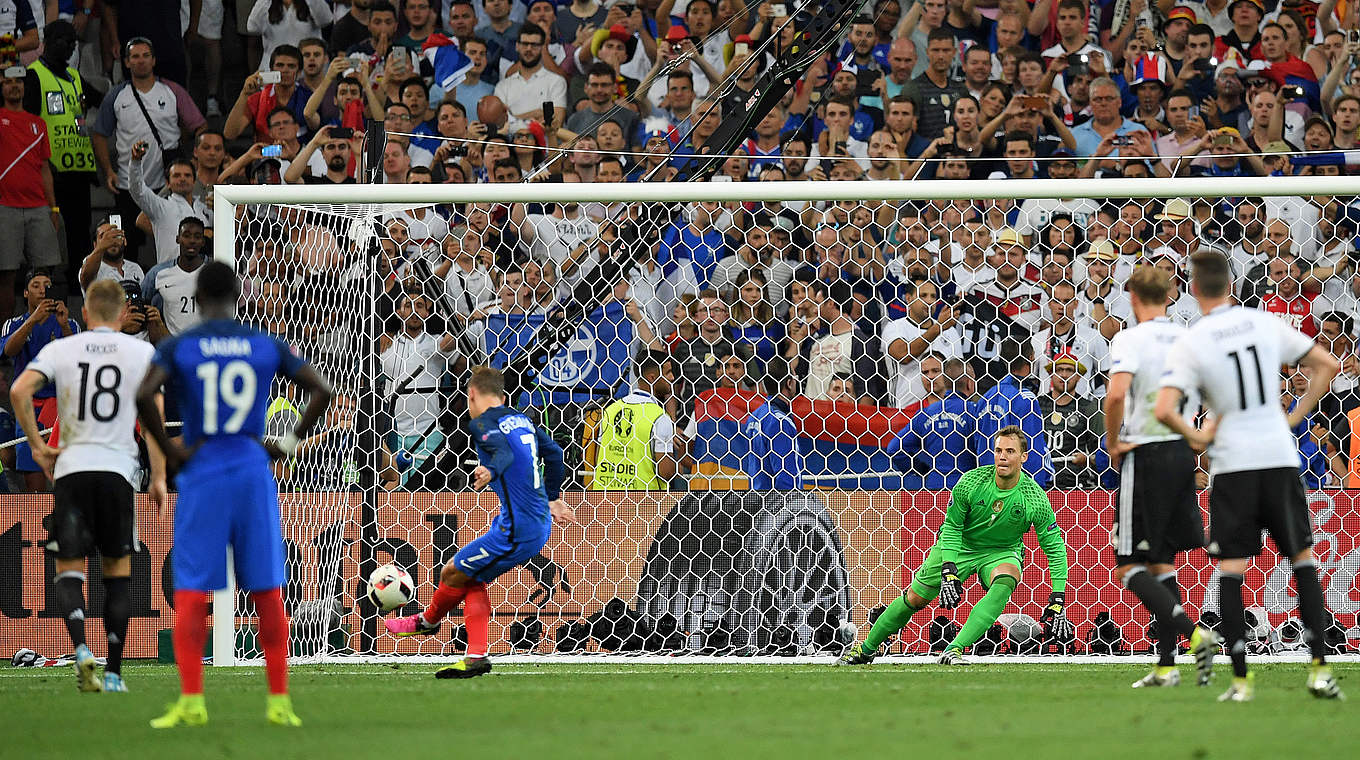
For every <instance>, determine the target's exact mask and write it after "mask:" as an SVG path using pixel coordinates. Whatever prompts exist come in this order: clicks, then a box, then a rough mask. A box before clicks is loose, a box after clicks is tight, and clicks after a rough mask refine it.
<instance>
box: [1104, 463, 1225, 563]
mask: <svg viewBox="0 0 1360 760" xmlns="http://www.w3.org/2000/svg"><path fill="white" fill-rule="evenodd" d="M1201 546H1204V521H1203V519H1201V517H1200V511H1199V500H1198V498H1196V496H1195V453H1194V452H1193V451H1191V450H1190V446H1189V445H1187V444H1186V443H1185V441H1184V440H1180V439H1177V440H1175V441H1158V442H1156V443H1145V444H1143V445H1141V446H1139V447H1138V448H1136V449H1134V450H1133V451H1130V452H1129V453H1128V454H1126V455H1125V456H1124V461H1123V463H1122V464H1121V466H1120V475H1119V492H1118V494H1117V498H1116V500H1115V524H1114V555H1115V562H1116V564H1117V565H1136V564H1145V563H1151V564H1163V565H1169V564H1171V563H1172V561H1173V560H1174V559H1175V557H1176V553H1177V552H1182V551H1186V550H1187V549H1197V548H1199V547H1201Z"/></svg>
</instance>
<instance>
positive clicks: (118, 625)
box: [104, 577, 132, 674]
mask: <svg viewBox="0 0 1360 760" xmlns="http://www.w3.org/2000/svg"><path fill="white" fill-rule="evenodd" d="M131 586H132V583H131V580H130V579H128V578H126V577H123V578H109V577H105V578H104V633H106V634H107V635H108V641H109V660H108V664H107V665H105V666H104V672H105V673H120V674H121V673H122V672H123V644H124V642H126V641H127V629H128V615H129V612H130V611H131V609H132V594H131V592H130V591H129V589H130V588H131Z"/></svg>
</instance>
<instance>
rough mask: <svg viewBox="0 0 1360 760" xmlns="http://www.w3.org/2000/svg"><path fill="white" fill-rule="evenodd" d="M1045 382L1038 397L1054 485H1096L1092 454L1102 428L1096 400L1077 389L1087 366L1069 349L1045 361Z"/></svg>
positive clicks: (1083, 379)
mask: <svg viewBox="0 0 1360 760" xmlns="http://www.w3.org/2000/svg"><path fill="white" fill-rule="evenodd" d="M1044 367H1045V368H1046V369H1047V371H1048V381H1047V382H1046V383H1044V386H1043V387H1044V389H1045V393H1044V394H1043V395H1041V396H1039V399H1038V402H1039V412H1040V414H1041V415H1043V419H1044V435H1045V436H1046V437H1047V439H1048V452H1049V454H1050V455H1051V456H1052V457H1053V487H1054V488H1096V487H1097V486H1098V483H1097V476H1098V473H1097V471H1096V468H1095V466H1094V465H1095V459H1096V457H1095V455H1096V452H1097V451H1099V450H1100V435H1101V433H1102V432H1104V430H1105V413H1104V412H1103V411H1101V408H1100V401H1099V400H1098V399H1095V398H1092V397H1090V396H1089V395H1083V394H1081V393H1080V392H1079V390H1078V389H1079V387H1080V386H1081V384H1082V382H1083V381H1085V380H1086V373H1087V370H1088V368H1087V366H1086V365H1085V364H1084V363H1082V361H1081V358H1080V357H1079V356H1078V354H1076V353H1075V352H1073V351H1071V350H1062V351H1059V352H1058V353H1057V354H1056V355H1055V356H1054V357H1053V358H1052V359H1051V360H1049V361H1047V362H1045V364H1044Z"/></svg>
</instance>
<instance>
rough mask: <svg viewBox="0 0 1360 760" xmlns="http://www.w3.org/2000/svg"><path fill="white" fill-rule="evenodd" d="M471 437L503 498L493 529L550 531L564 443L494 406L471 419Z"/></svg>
mask: <svg viewBox="0 0 1360 760" xmlns="http://www.w3.org/2000/svg"><path fill="white" fill-rule="evenodd" d="M472 440H473V443H475V444H476V446H477V457H478V459H479V460H480V461H481V463H482V465H483V466H485V467H486V468H487V469H488V470H491V489H492V490H493V491H495V492H496V495H497V496H499V497H500V499H501V511H500V514H499V515H497V516H496V519H495V521H494V522H493V523H492V525H491V527H492V530H496V531H500V532H501V533H503V534H505V535H509V536H513V537H516V538H519V537H525V538H527V537H535V536H546V535H547V534H548V533H549V532H551V531H552V514H551V513H550V512H549V511H548V502H549V501H552V500H555V499H557V498H558V497H559V496H561V494H562V491H561V489H562V476H563V474H564V468H563V464H562V449H561V447H559V446H558V445H557V444H556V443H555V442H554V441H553V439H551V438H549V437H548V434H547V433H544V432H543V431H542V430H540V429H538V427H536V426H535V425H534V423H532V422H530V421H529V418H528V417H525V416H524V415H523V414H522V413H520V412H519V411H516V410H515V409H512V408H510V407H508V406H497V407H492V408H491V409H488V410H486V411H485V412H483V413H482V414H481V416H479V417H477V419H475V420H473V421H472Z"/></svg>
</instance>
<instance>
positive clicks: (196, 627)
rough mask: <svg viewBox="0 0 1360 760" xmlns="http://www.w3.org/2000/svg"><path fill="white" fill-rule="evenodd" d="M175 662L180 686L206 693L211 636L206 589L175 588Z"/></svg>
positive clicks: (195, 691) (186, 689) (182, 689)
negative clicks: (206, 646) (205, 653)
mask: <svg viewBox="0 0 1360 760" xmlns="http://www.w3.org/2000/svg"><path fill="white" fill-rule="evenodd" d="M173 638H174V641H175V665H176V667H178V668H179V690H180V692H181V693H183V694H189V695H194V694H197V695H202V694H203V645H204V644H205V643H207V640H208V594H207V592H205V591H176V592H175V632H174V637H173Z"/></svg>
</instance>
